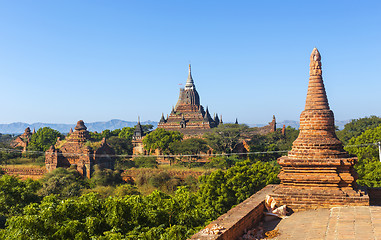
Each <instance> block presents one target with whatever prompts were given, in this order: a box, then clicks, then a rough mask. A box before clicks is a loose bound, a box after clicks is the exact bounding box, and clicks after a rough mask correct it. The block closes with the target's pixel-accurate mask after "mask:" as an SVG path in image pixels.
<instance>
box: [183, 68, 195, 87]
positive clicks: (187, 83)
mask: <svg viewBox="0 0 381 240" xmlns="http://www.w3.org/2000/svg"><path fill="white" fill-rule="evenodd" d="M185 89H196V86H195V85H194V82H193V78H192V72H191V65H190V64H189V74H188V79H187V82H186V84H185Z"/></svg>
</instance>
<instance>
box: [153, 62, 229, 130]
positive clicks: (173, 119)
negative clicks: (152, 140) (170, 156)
mask: <svg viewBox="0 0 381 240" xmlns="http://www.w3.org/2000/svg"><path fill="white" fill-rule="evenodd" d="M220 123H222V117H221V119H220V118H219V117H218V115H217V114H215V115H214V117H213V118H212V117H211V115H210V113H209V110H208V107H207V108H206V110H204V107H203V106H202V105H201V104H200V96H199V95H198V92H197V90H196V86H195V84H194V81H193V78H192V73H191V65H190V64H189V74H188V79H187V81H186V84H185V87H184V88H180V94H179V99H178V101H177V104H176V106H175V107H172V111H171V113H170V115H169V116H168V117H167V118H165V117H164V114H162V116H161V119H160V121H159V124H158V126H157V127H158V128H164V129H166V130H172V131H180V132H182V133H183V134H184V135H185V136H187V135H188V136H189V135H191V136H194V135H202V134H204V133H205V132H207V131H209V130H210V129H211V128H214V127H217V126H218V125H219V124H220Z"/></svg>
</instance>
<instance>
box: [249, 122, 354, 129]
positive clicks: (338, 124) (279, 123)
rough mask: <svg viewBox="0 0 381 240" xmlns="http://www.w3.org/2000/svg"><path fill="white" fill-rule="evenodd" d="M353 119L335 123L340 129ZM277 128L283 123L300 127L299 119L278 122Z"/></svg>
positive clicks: (250, 125)
mask: <svg viewBox="0 0 381 240" xmlns="http://www.w3.org/2000/svg"><path fill="white" fill-rule="evenodd" d="M350 121H352V120H344V121H335V125H336V126H338V127H339V129H340V130H343V129H344V125H345V124H347V123H349V122H350ZM265 125H267V124H248V126H249V127H263V126H265ZM276 125H277V128H281V127H282V126H283V125H286V127H287V126H290V127H293V128H296V129H299V121H294V120H284V121H283V122H277V124H276Z"/></svg>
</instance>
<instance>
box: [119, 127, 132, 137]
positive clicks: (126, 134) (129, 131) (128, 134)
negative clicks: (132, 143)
mask: <svg viewBox="0 0 381 240" xmlns="http://www.w3.org/2000/svg"><path fill="white" fill-rule="evenodd" d="M134 130H135V128H132V127H124V128H122V130H121V131H120V133H119V135H118V137H120V138H124V139H128V140H132V136H133V135H134Z"/></svg>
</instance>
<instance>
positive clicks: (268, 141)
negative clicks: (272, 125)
mask: <svg viewBox="0 0 381 240" xmlns="http://www.w3.org/2000/svg"><path fill="white" fill-rule="evenodd" d="M298 135H299V131H298V130H296V129H295V128H292V127H290V126H288V127H287V128H286V134H285V135H283V134H282V132H281V131H280V129H278V130H277V131H275V132H272V133H268V134H266V135H260V134H255V135H253V136H252V137H251V140H250V142H249V146H250V152H258V154H252V155H250V156H249V157H250V159H251V160H261V161H266V162H269V161H275V160H276V159H277V158H279V157H280V156H282V155H285V154H286V153H287V151H289V150H291V147H292V143H293V142H294V141H295V139H296V138H297V137H298ZM273 151H275V152H274V153H271V152H273ZM282 151H283V152H282ZM261 152H263V153H261Z"/></svg>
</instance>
